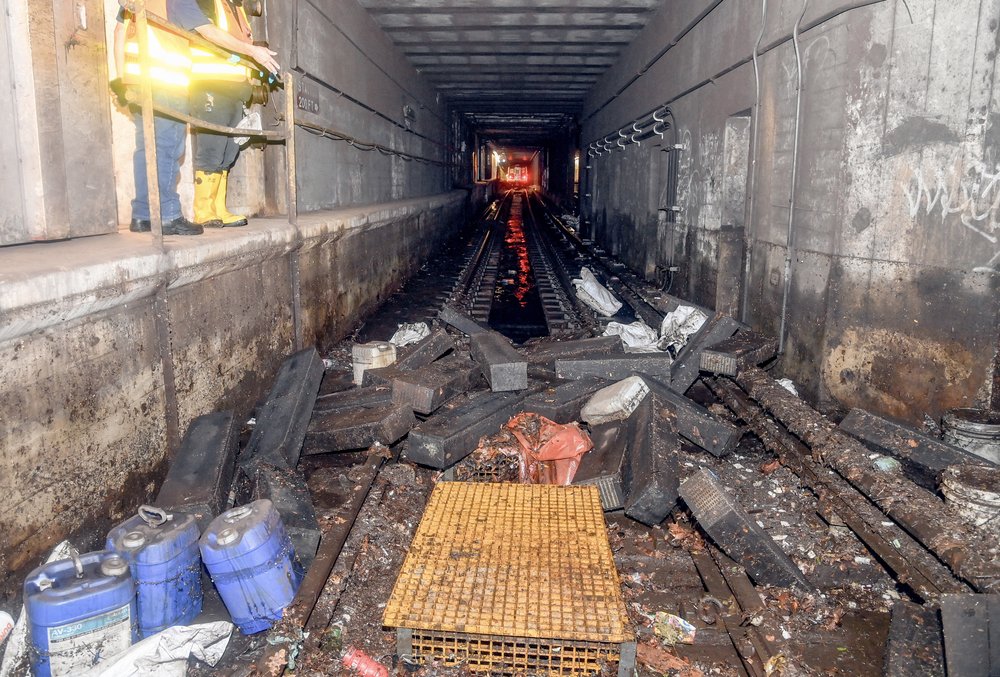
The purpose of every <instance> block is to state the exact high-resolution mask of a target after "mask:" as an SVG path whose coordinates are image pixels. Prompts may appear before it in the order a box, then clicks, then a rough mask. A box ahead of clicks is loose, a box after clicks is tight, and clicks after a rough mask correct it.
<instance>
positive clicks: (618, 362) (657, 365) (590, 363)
mask: <svg viewBox="0 0 1000 677" xmlns="http://www.w3.org/2000/svg"><path fill="white" fill-rule="evenodd" d="M672 361H673V360H672V358H671V357H670V355H667V354H666V353H640V354H634V353H633V354H627V355H626V354H621V355H608V356H606V357H600V358H569V359H565V358H561V359H557V360H556V362H555V367H556V376H558V377H559V378H564V379H567V380H569V379H576V378H586V377H588V376H590V377H594V378H603V379H607V380H608V381H620V380H622V379H624V378H627V377H628V376H630V375H631V374H633V373H635V372H641V373H643V374H650V375H651V376H660V377H661V378H669V377H670V364H671V362H672Z"/></svg>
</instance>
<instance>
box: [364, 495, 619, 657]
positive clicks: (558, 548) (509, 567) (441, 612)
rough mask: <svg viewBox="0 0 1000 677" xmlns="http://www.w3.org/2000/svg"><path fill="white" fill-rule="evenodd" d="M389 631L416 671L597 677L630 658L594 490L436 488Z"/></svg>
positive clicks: (402, 577) (389, 614) (394, 599)
mask: <svg viewBox="0 0 1000 677" xmlns="http://www.w3.org/2000/svg"><path fill="white" fill-rule="evenodd" d="M383 621H384V623H385V625H387V626H390V627H395V628H399V629H400V632H399V636H400V644H401V646H400V650H401V652H403V653H409V654H410V656H411V657H412V658H413V659H414V660H415V661H416V662H419V663H422V662H424V661H426V660H428V659H432V658H433V659H435V660H441V661H444V662H446V663H451V664H458V663H462V664H464V665H465V666H467V667H468V668H469V669H470V670H475V671H490V672H494V673H495V672H502V673H505V674H514V673H521V674H523V673H528V674H539V673H547V674H567V675H569V674H589V673H593V672H596V671H597V670H599V669H600V666H601V664H602V663H604V662H606V661H608V660H619V657H620V656H621V655H622V652H623V650H624V652H625V654H626V656H625V658H626V659H627V658H628V657H629V656H630V655H632V654H633V653H634V651H633V647H632V645H631V642H632V641H633V637H632V634H631V633H630V632H629V630H628V627H627V617H626V614H625V606H624V603H623V601H622V596H621V587H620V584H619V580H618V572H617V571H616V569H615V566H614V560H613V559H612V555H611V548H610V546H609V544H608V538H607V531H606V529H605V524H604V513H603V511H602V508H601V501H600V496H599V493H598V491H597V489H596V488H595V487H559V486H551V485H537V486H536V485H518V484H480V483H473V484H470V483H464V482H445V483H441V484H439V485H438V486H437V487H435V489H434V492H433V493H432V495H431V498H430V501H429V502H428V505H427V510H426V512H425V513H424V517H423V519H422V520H421V522H420V526H419V527H418V529H417V533H416V535H415V536H414V539H413V543H412V545H411V546H410V551H409V554H408V555H407V557H406V561H405V562H404V563H403V568H402V570H401V571H400V574H399V578H398V579H397V580H396V585H395V588H394V589H393V592H392V596H391V598H390V600H389V603H388V605H387V607H386V611H385V616H384V619H383ZM623 645H625V646H624V647H623ZM626 662H630V661H623V663H626Z"/></svg>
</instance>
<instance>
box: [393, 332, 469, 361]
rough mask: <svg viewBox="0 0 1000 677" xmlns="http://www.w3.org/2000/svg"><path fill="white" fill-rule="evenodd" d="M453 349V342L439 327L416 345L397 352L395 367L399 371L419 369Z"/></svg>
mask: <svg viewBox="0 0 1000 677" xmlns="http://www.w3.org/2000/svg"><path fill="white" fill-rule="evenodd" d="M454 349H455V341H454V340H453V339H452V338H451V337H450V336H448V332H446V331H445V330H444V329H441V328H440V327H439V328H437V329H434V330H433V331H432V332H431V333H430V334H429V335H427V336H426V337H425V338H423V339H421V340H420V341H418V342H417V343H413V344H410V345H408V346H406V347H405V348H400V349H399V350H397V351H396V367H397V368H398V369H399V370H400V371H413V370H415V369H420V368H421V367H426V366H427V365H428V364H430V363H431V362H433V361H434V360H436V359H438V358H440V357H442V356H443V355H445V354H447V353H449V352H451V351H452V350H454Z"/></svg>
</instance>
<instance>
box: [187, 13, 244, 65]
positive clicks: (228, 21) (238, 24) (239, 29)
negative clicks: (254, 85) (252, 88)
mask: <svg viewBox="0 0 1000 677" xmlns="http://www.w3.org/2000/svg"><path fill="white" fill-rule="evenodd" d="M215 25H216V26H218V27H219V29H220V30H223V31H226V32H227V33H229V34H230V35H232V36H233V37H235V38H236V39H237V40H240V41H242V42H247V43H249V42H251V41H252V38H251V35H250V22H249V21H248V20H247V18H246V14H245V13H244V12H243V8H242V7H233V6H232V5H230V4H229V2H227V0H215ZM191 59H192V62H191V77H192V78H195V79H198V80H223V81H226V82H248V81H249V80H250V69H248V68H247V67H246V66H241V65H239V63H234V60H235V59H234V60H229V59H226V58H225V57H223V56H221V55H219V54H216V53H212V52H209V51H207V50H203V49H199V48H198V47H191Z"/></svg>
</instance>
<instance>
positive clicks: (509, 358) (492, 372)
mask: <svg viewBox="0 0 1000 677" xmlns="http://www.w3.org/2000/svg"><path fill="white" fill-rule="evenodd" d="M469 344H470V347H471V349H472V359H474V360H475V361H476V362H478V363H479V366H480V368H482V370H483V376H485V377H486V381H487V382H488V383H489V384H490V389H491V390H492V391H493V392H495V393H499V392H507V391H510V390H524V389H525V388H527V387H528V361H527V360H526V359H525V358H524V356H523V355H521V353H519V352H517V350H515V349H514V346H512V345H511V343H510V341H508V340H507V338H506V337H505V336H503V335H502V334H500V333H498V332H495V331H489V332H483V333H481V334H475V335H473V336H472V337H471V338H470V339H469Z"/></svg>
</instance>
